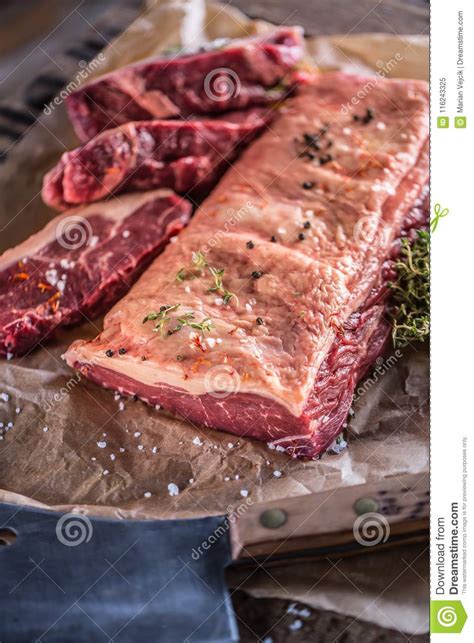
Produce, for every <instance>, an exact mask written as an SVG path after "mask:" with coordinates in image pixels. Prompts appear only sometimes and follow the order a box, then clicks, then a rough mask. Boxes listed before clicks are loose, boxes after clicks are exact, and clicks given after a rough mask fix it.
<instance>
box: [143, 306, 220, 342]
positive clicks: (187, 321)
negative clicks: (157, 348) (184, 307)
mask: <svg viewBox="0 0 474 643" xmlns="http://www.w3.org/2000/svg"><path fill="white" fill-rule="evenodd" d="M180 306H181V304H175V305H173V306H161V308H160V310H159V311H158V312H151V313H148V315H147V316H146V317H145V318H144V319H143V323H144V324H145V323H146V322H147V321H157V322H158V323H157V324H156V326H155V328H154V329H153V332H154V333H158V332H159V333H161V336H162V337H163V336H165V335H174V334H175V333H177V332H179V331H180V330H182V329H183V328H184V327H185V326H189V327H190V328H194V329H195V330H200V331H201V332H202V333H203V334H204V333H205V332H209V331H210V330H211V327H212V320H211V319H210V318H209V317H206V318H205V319H203V320H202V321H201V322H199V323H198V322H196V321H195V317H194V313H193V312H189V313H184V315H181V316H180V317H177V318H175V319H174V321H175V322H176V325H175V326H173V328H168V330H167V331H166V333H165V326H166V324H168V323H170V322H172V321H173V318H172V317H170V316H169V314H168V313H170V312H173V311H175V310H177V309H178V308H179V307H180Z"/></svg>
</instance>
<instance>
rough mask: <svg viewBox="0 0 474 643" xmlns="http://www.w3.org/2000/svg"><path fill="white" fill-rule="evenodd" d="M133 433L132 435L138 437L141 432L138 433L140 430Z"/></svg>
mask: <svg viewBox="0 0 474 643" xmlns="http://www.w3.org/2000/svg"><path fill="white" fill-rule="evenodd" d="M133 435H134V437H136V438H139V437H140V436H141V433H140V431H135V433H134V434H133Z"/></svg>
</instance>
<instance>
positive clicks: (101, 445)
mask: <svg viewBox="0 0 474 643" xmlns="http://www.w3.org/2000/svg"><path fill="white" fill-rule="evenodd" d="M97 446H98V447H99V449H105V447H106V446H107V442H105V440H100V441H99V442H97Z"/></svg>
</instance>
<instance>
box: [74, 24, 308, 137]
mask: <svg viewBox="0 0 474 643" xmlns="http://www.w3.org/2000/svg"><path fill="white" fill-rule="evenodd" d="M302 56H303V34H302V30H301V29H300V28H298V27H291V28H286V27H285V28H282V29H278V30H276V31H273V32H272V33H270V34H267V35H265V36H260V37H258V38H247V39H242V40H232V41H229V42H227V43H225V44H224V45H223V46H222V43H220V46H214V47H213V48H209V49H208V50H204V51H199V52H197V53H196V52H194V53H191V54H181V55H178V56H170V57H168V58H166V57H161V58H151V59H148V60H146V61H143V62H140V63H137V64H134V65H128V66H127V67H122V68H121V69H118V70H117V71H114V72H111V73H109V74H106V75H104V76H101V77H100V78H98V79H97V80H94V81H91V82H89V83H87V84H84V85H83V86H81V87H80V88H79V89H77V90H76V91H75V92H73V93H72V94H70V95H69V96H68V98H67V100H66V105H67V108H68V112H69V117H70V119H71V122H72V124H73V125H74V130H75V132H76V134H77V136H78V137H79V139H80V140H81V141H82V142H86V141H88V140H89V139H91V138H92V137H93V136H96V135H97V134H98V133H99V132H101V131H103V130H104V129H109V128H111V127H117V126H118V125H122V124H123V123H127V122H129V121H140V120H149V119H157V118H170V117H177V116H183V117H188V116H191V115H202V114H219V113H223V112H228V111H232V110H235V109H245V108H247V107H251V106H254V105H267V104H269V103H271V102H273V101H274V100H278V99H279V98H281V96H282V95H283V93H284V91H285V88H284V87H282V86H281V81H282V80H283V79H284V77H285V76H286V74H287V73H288V72H289V70H291V69H292V68H293V67H294V65H295V64H296V63H297V62H298V61H299V60H300V59H301V58H302ZM269 90H271V91H269Z"/></svg>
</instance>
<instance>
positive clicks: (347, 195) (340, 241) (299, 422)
mask: <svg viewBox="0 0 474 643" xmlns="http://www.w3.org/2000/svg"><path fill="white" fill-rule="evenodd" d="M368 82H369V79H367V78H363V77H358V76H352V75H345V74H340V73H334V74H332V73H331V74H323V75H321V76H320V77H318V78H317V79H316V80H315V81H314V82H313V83H312V84H311V85H310V86H307V87H304V88H302V89H301V90H300V92H299V94H298V96H297V97H295V98H294V99H292V100H290V101H288V103H287V104H286V105H285V108H284V109H283V110H282V114H281V115H280V116H279V117H278V118H277V120H276V121H275V122H274V123H273V124H272V127H271V130H269V131H267V132H266V133H265V134H264V135H262V137H261V138H260V139H259V140H258V141H257V142H256V143H254V144H253V145H252V146H250V147H249V148H248V149H247V150H246V151H245V152H244V153H243V155H242V157H241V158H240V160H239V161H238V162H237V163H236V164H235V166H234V168H233V169H231V170H230V171H229V172H228V173H227V174H226V175H225V176H224V178H223V179H222V180H221V182H220V183H219V185H218V186H217V188H216V189H215V190H214V191H213V193H212V194H211V196H210V197H209V198H208V199H207V200H206V201H204V203H203V204H202V206H201V208H200V209H199V211H198V212H197V214H196V216H195V217H194V219H193V221H192V222H191V224H190V226H189V227H188V228H187V230H185V231H184V232H183V234H181V235H180V237H179V239H178V242H177V243H176V244H174V245H173V246H172V247H168V248H167V249H166V251H165V252H164V253H163V254H162V255H161V256H160V257H159V258H158V259H157V260H156V261H155V262H154V263H153V264H152V265H151V266H150V268H149V269H148V271H147V272H146V273H145V274H144V275H143V276H142V277H141V279H140V280H139V281H138V283H137V284H136V285H135V287H134V288H132V290H131V291H130V292H129V293H128V295H127V296H126V297H125V298H124V299H123V300H122V301H121V302H119V304H117V305H116V306H115V307H114V308H113V309H112V310H111V311H110V312H109V314H108V315H107V316H106V318H105V321H104V331H103V332H102V333H101V334H100V335H99V336H98V337H97V338H96V339H94V340H92V341H78V342H75V343H74V344H72V346H71V347H70V349H69V350H68V352H67V353H66V355H65V357H66V360H67V361H68V363H69V364H70V365H71V366H73V367H76V368H79V369H80V370H81V371H82V372H83V373H84V374H85V375H86V376H87V377H89V378H91V379H93V380H95V381H97V382H100V383H102V384H103V385H104V386H108V387H111V388H116V389H117V390H123V391H125V392H127V393H136V394H138V395H140V396H142V397H143V398H144V399H147V400H149V401H153V402H154V403H158V404H162V405H163V406H164V407H165V408H168V409H170V410H172V411H174V412H176V413H177V414H180V415H183V416H184V417H186V418H188V419H189V420H191V421H193V422H196V423H199V424H204V425H207V426H211V427H213V428H218V429H219V428H220V429H224V430H227V431H231V432H232V433H235V434H237V435H249V436H254V437H258V438H260V439H263V440H266V441H267V442H272V443H274V444H277V445H279V446H282V447H284V448H286V449H287V450H288V451H289V452H290V453H293V454H295V455H300V456H305V457H314V456H316V455H318V454H319V453H321V452H322V451H323V450H324V449H325V448H326V447H327V446H328V445H329V444H330V443H331V442H332V440H333V439H334V438H335V437H336V435H337V434H338V433H339V431H340V429H341V425H342V423H343V421H344V418H345V414H346V412H347V408H348V405H349V404H350V399H351V396H352V392H353V389H354V386H355V383H356V381H357V378H359V377H360V376H361V374H362V373H363V372H364V371H365V370H366V368H367V367H368V365H369V364H370V362H371V361H372V360H373V359H374V357H375V356H376V355H377V354H378V353H379V352H380V350H381V348H382V346H383V344H384V342H385V338H386V336H387V333H388V330H389V328H388V325H387V324H386V323H385V322H384V321H383V311H384V305H383V302H382V301H380V300H379V299H378V298H377V297H375V298H374V292H375V293H378V292H380V289H381V288H382V286H383V266H384V265H386V261H387V259H388V258H389V257H390V256H391V254H392V252H393V248H394V244H396V240H397V238H398V237H399V235H400V233H401V232H402V231H403V229H404V227H406V226H405V222H406V221H407V220H410V217H412V214H411V213H412V210H413V206H414V204H415V203H416V202H417V200H418V199H419V198H420V196H422V195H423V188H424V186H425V185H426V183H427V178H428V146H427V138H428V92H427V86H426V84H425V83H423V82H419V81H407V80H403V81H402V80H383V79H378V80H377V83H376V84H375V85H374V86H373V87H372V89H371V91H370V92H369V93H367V94H366V95H365V97H364V98H362V99H361V100H360V102H359V103H358V105H357V108H356V111H355V112H354V113H350V112H349V113H348V110H346V109H342V107H343V106H344V105H346V104H348V103H350V101H351V97H352V96H356V95H360V88H361V87H364V86H367V83H368ZM372 82H373V81H372ZM412 218H413V217H412ZM414 219H416V216H415V217H414ZM408 227H410V226H408ZM222 271H224V272H222ZM193 324H194V326H193ZM120 348H122V349H125V351H126V352H125V353H124V354H121V353H120ZM122 353H123V350H122Z"/></svg>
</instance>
